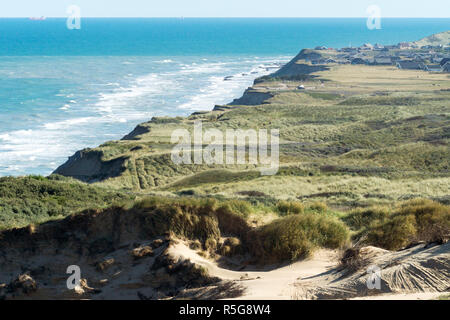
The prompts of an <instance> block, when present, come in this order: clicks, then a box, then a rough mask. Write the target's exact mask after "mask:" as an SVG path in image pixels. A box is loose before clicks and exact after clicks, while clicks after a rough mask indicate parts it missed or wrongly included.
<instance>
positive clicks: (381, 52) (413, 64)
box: [308, 42, 450, 72]
mask: <svg viewBox="0 0 450 320" xmlns="http://www.w3.org/2000/svg"><path fill="white" fill-rule="evenodd" d="M315 50H320V51H322V52H323V53H325V54H324V55H317V56H314V55H311V56H310V58H309V59H308V60H310V62H311V63H312V64H329V63H339V64H364V65H393V66H396V67H397V68H399V69H408V70H424V71H430V72H450V46H443V45H437V46H432V45H426V46H421V47H419V46H418V45H415V44H414V43H409V42H401V43H399V44H397V45H389V46H383V45H380V44H375V45H372V44H370V43H366V44H364V45H362V46H360V47H356V48H354V47H346V48H342V49H333V48H327V47H322V46H320V47H316V48H315ZM327 52H330V53H331V52H332V54H329V55H328V54H326V53H327Z"/></svg>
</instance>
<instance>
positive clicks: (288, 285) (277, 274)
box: [169, 241, 336, 300]
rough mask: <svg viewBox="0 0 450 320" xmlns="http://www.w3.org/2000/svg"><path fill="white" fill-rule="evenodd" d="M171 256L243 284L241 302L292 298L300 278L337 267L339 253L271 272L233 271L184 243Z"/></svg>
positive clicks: (321, 253)
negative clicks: (206, 257)
mask: <svg viewBox="0 0 450 320" xmlns="http://www.w3.org/2000/svg"><path fill="white" fill-rule="evenodd" d="M169 253H170V255H172V256H173V257H179V258H180V259H189V260H191V262H193V263H196V264H199V265H201V266H203V267H205V268H207V269H208V271H209V273H210V275H211V276H215V277H219V278H221V279H224V280H234V281H240V282H241V284H242V285H243V286H244V287H245V288H246V291H245V293H244V295H243V296H241V297H239V298H237V299H238V300H251V299H255V300H277V299H292V297H293V295H294V288H293V284H294V283H295V282H296V281H297V280H298V279H299V278H305V277H310V276H313V275H318V274H320V273H323V272H325V271H327V270H329V269H330V268H332V267H333V266H335V265H336V252H335V251H332V250H318V251H317V252H316V253H315V254H314V256H313V257H312V258H311V259H308V260H304V261H299V262H296V263H293V264H290V265H287V266H284V267H281V268H278V269H275V270H270V271H269V270H268V271H245V270H244V271H231V270H227V269H223V268H220V267H218V266H217V264H216V263H214V262H212V261H210V260H207V259H205V258H203V257H201V256H199V255H198V254H197V253H196V252H195V251H193V250H191V249H190V248H189V247H188V246H186V245H185V244H184V243H182V242H181V241H180V242H178V243H177V244H175V245H173V246H171V247H170V248H169Z"/></svg>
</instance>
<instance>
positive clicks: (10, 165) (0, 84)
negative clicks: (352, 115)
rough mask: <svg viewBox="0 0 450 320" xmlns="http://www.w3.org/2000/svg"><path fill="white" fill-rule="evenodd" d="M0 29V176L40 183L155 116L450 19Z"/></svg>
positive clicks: (199, 105)
mask: <svg viewBox="0 0 450 320" xmlns="http://www.w3.org/2000/svg"><path fill="white" fill-rule="evenodd" d="M80 27H81V28H80V29H68V28H67V24H66V19H65V18H47V19H45V20H31V19H28V18H2V19H0V176H21V175H28V174H36V175H48V174H50V173H51V172H52V171H53V170H55V169H56V168H57V167H58V166H59V165H61V164H62V163H64V162H65V161H66V160H67V158H68V157H69V156H70V155H72V154H73V153H74V152H75V151H77V150H80V149H83V148H87V147H95V146H98V145H99V144H102V143H104V142H106V141H108V140H114V139H120V138H122V137H123V136H124V135H125V134H127V133H129V132H130V131H131V130H132V129H133V128H134V127H135V126H136V125H137V124H139V123H141V122H145V121H148V120H150V119H151V118H152V117H154V116H184V115H188V114H190V113H192V112H194V111H199V110H211V109H212V108H213V107H214V105H216V104H226V103H228V102H231V101H232V100H233V99H234V98H238V97H240V96H241V95H242V93H243V91H244V90H245V89H246V88H247V87H248V86H250V85H252V83H253V80H254V79H255V78H257V77H260V76H262V75H266V74H269V73H271V72H274V71H275V70H276V69H277V68H279V66H280V65H281V64H283V63H286V62H288V61H289V60H290V59H291V58H292V57H293V56H295V55H296V54H297V53H298V52H299V51H300V50H301V49H302V48H310V47H315V46H319V45H323V46H327V47H344V46H359V45H361V44H363V43H367V42H369V43H372V44H375V43H381V44H395V43H398V42H401V41H413V40H418V39H420V38H423V37H425V36H428V35H431V34H433V33H437V32H442V31H446V30H450V19H406V18H403V19H394V18H391V19H382V21H381V29H374V30H370V29H368V28H367V24H366V19H364V18H349V19H345V18H342V19H337V18H336V19H330V18H288V19H282V18H280V19H278V18H261V19H260V18H198V19H197V18H84V19H83V18H82V19H81V25H80Z"/></svg>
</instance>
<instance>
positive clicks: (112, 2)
mask: <svg viewBox="0 0 450 320" xmlns="http://www.w3.org/2000/svg"><path fill="white" fill-rule="evenodd" d="M71 5H76V6H78V7H80V8H81V16H82V17H86V18H87V17H92V18H103V17H104V18H174V17H186V18H362V17H367V16H368V15H369V13H368V12H367V8H368V7H369V6H373V5H375V6H377V7H379V8H380V11H381V17H383V18H449V17H450V10H448V3H447V2H446V1H444V0H429V1H427V3H426V6H424V5H423V2H422V1H419V0H409V1H407V0H398V1H395V2H394V1H389V0H377V1H373V0H346V1H340V2H336V1H331V0H319V1H315V2H309V1H299V0H278V1H276V2H274V1H272V0H258V1H256V0H247V1H240V0H228V1H227V2H211V1H209V0H191V1H189V2H186V1H183V0H166V1H165V2H157V3H155V2H154V1H146V0H128V1H122V0H97V1H95V2H94V1H89V0H40V1H31V0H16V1H15V2H14V3H1V4H0V13H1V17H2V18H26V17H38V16H39V17H40V16H45V17H50V18H58V17H67V8H68V7H69V6H71ZM445 8H447V10H446V9H445Z"/></svg>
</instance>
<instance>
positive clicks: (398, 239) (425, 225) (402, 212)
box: [365, 199, 450, 250]
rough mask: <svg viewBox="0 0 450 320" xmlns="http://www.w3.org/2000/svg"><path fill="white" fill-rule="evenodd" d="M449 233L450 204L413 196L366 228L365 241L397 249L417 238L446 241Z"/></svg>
mask: <svg viewBox="0 0 450 320" xmlns="http://www.w3.org/2000/svg"><path fill="white" fill-rule="evenodd" d="M449 235H450V206H446V205H443V204H440V203H437V202H434V201H432V200H427V199H414V200H410V201H407V202H404V203H402V204H400V205H399V206H398V207H397V208H396V209H395V211H394V212H393V213H392V214H391V215H390V216H389V217H387V218H385V219H379V220H378V222H377V223H372V224H371V225H370V226H369V227H368V228H367V239H366V240H365V243H367V244H371V245H375V246H379V247H382V248H385V249H388V250H398V249H401V248H403V247H405V246H408V245H410V244H413V243H415V242H418V241H425V242H444V241H446V240H447V239H448V237H449Z"/></svg>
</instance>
